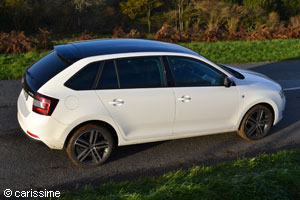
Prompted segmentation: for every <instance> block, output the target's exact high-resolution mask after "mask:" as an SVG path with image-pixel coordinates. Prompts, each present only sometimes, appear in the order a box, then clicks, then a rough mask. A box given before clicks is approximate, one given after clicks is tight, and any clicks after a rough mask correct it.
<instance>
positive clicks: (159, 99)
mask: <svg viewBox="0 0 300 200" xmlns="http://www.w3.org/2000/svg"><path fill="white" fill-rule="evenodd" d="M165 84H166V83H165V78H164V68H163V65H162V63H161V59H160V57H149V56H148V57H133V58H122V59H116V60H108V61H105V64H104V66H103V69H102V73H101V77H100V80H99V83H98V85H97V90H96V93H97V95H98V96H99V97H100V99H101V101H102V102H103V104H104V105H105V106H106V108H107V110H108V111H109V113H110V115H111V117H112V119H113V120H114V121H115V122H116V123H117V124H118V126H119V128H120V129H121V130H122V131H123V133H124V134H125V138H126V139H127V140H139V139H147V138H159V137H166V136H170V135H172V128H173V125H174V116H175V99H174V93H173V90H172V89H171V88H167V87H165Z"/></svg>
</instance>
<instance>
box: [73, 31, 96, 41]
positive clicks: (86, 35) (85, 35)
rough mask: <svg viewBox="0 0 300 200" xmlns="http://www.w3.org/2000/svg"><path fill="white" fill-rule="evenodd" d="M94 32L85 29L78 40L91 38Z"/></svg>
mask: <svg viewBox="0 0 300 200" xmlns="http://www.w3.org/2000/svg"><path fill="white" fill-rule="evenodd" d="M91 34H92V33H89V32H88V31H87V30H84V31H83V32H82V33H81V34H80V35H79V36H78V37H77V38H76V40H77V41H82V40H90V39H92V38H93V37H92V36H91Z"/></svg>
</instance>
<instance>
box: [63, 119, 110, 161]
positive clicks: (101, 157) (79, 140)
mask: <svg viewBox="0 0 300 200" xmlns="http://www.w3.org/2000/svg"><path fill="white" fill-rule="evenodd" d="M113 147H114V139H113V137H112V134H111V133H110V132H109V131H108V130H107V129H105V128H103V127H101V126H98V125H95V124H86V125H84V126H82V127H80V128H79V129H77V130H76V131H75V132H74V133H73V135H72V136H71V138H70V140H69V141H68V144H67V148H66V151H67V154H68V156H69V158H70V159H71V160H72V162H73V163H74V164H75V165H76V166H78V167H96V166H99V165H101V164H102V163H104V162H105V161H106V160H107V159H108V158H109V156H110V154H111V152H112V150H113Z"/></svg>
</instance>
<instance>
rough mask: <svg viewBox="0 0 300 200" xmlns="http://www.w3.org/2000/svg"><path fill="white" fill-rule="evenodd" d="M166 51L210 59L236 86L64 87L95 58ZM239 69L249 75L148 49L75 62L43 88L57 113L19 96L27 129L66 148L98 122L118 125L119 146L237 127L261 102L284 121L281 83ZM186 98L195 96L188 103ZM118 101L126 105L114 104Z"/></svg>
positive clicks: (48, 142)
mask: <svg viewBox="0 0 300 200" xmlns="http://www.w3.org/2000/svg"><path fill="white" fill-rule="evenodd" d="M162 55H163V56H184V57H190V58H195V59H198V60H201V61H203V62H206V63H208V64H210V65H211V66H213V67H215V68H217V69H219V70H220V71H222V72H223V73H224V74H226V75H227V76H228V77H231V78H232V79H233V80H234V82H235V84H236V86H232V87H229V88H225V87H181V88H176V87H174V88H172V87H165V88H145V89H114V90H90V91H75V90H72V89H69V88H67V87H65V86H64V83H65V82H66V81H67V80H68V79H69V78H70V77H71V76H73V75H74V74H75V73H76V72H77V71H78V70H80V69H81V68H82V67H84V66H86V65H87V64H89V63H91V62H95V61H101V60H107V59H117V58H124V57H138V56H162ZM236 70H237V71H240V72H241V73H242V74H243V75H244V76H245V79H244V80H240V79H237V78H235V77H232V75H231V74H229V73H227V72H226V71H224V70H223V69H222V68H220V67H219V66H218V65H216V64H214V63H212V62H211V61H209V60H207V59H206V58H204V57H201V56H193V55H189V54H183V53H169V52H153V53H151V52H147V53H126V54H112V55H105V56H94V57H88V58H84V59H81V60H79V61H77V62H76V63H74V64H72V65H71V66H69V67H68V68H66V69H65V70H63V71H62V72H60V73H59V74H57V75H56V76H54V77H53V78H52V79H50V80H49V81H48V82H47V83H46V84H44V85H43V86H42V87H41V88H40V89H39V90H38V92H39V93H41V94H44V95H47V96H50V97H55V98H57V99H59V103H58V104H57V107H56V108H55V110H54V112H53V114H52V115H51V116H42V115H39V114H37V113H34V112H32V101H33V100H32V97H29V98H28V100H27V101H26V100H25V98H24V94H23V90H22V92H21V93H20V96H19V99H18V120H19V123H20V125H21V127H22V129H23V130H24V131H25V132H26V131H30V132H32V133H33V134H35V135H37V136H39V138H40V140H41V141H42V142H44V143H45V144H46V145H47V146H49V147H50V148H53V149H62V148H63V147H64V144H65V141H66V138H67V137H68V135H69V134H70V132H71V131H72V130H73V129H74V128H75V127H77V126H78V125H80V124H82V123H84V122H88V121H94V120H96V121H102V122H105V123H108V124H109V125H111V126H112V127H113V128H114V130H115V131H116V133H117V136H118V145H119V146H121V145H129V144H137V143H145V142H154V141H161V140H168V139H178V138H186V137H194V136H199V135H208V134H214V133H220V132H230V131H236V130H238V128H239V125H240V122H241V120H242V118H243V116H244V115H245V114H246V112H247V111H248V110H249V109H250V108H251V107H253V106H254V105H257V104H260V103H266V104H268V105H270V106H272V108H273V111H274V116H275V119H274V125H275V124H276V123H278V121H279V120H280V119H281V118H282V112H283V110H284V107H285V97H284V98H282V97H281V96H280V94H279V92H280V90H281V87H280V85H279V84H277V83H275V82H274V81H272V80H269V79H268V78H266V77H264V76H263V75H261V74H258V73H255V72H251V71H246V70H239V69H236ZM182 96H187V97H189V98H190V100H187V101H184V102H183V101H181V100H182V99H180V98H182ZM114 100H116V101H117V102H121V104H120V105H114V102H113V101H114ZM33 139H35V138H33Z"/></svg>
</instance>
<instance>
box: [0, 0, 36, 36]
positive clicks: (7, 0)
mask: <svg viewBox="0 0 300 200" xmlns="http://www.w3.org/2000/svg"><path fill="white" fill-rule="evenodd" d="M0 8H3V10H4V11H5V12H6V14H7V16H8V17H9V18H10V19H11V20H12V22H13V25H14V28H15V29H17V30H20V29H21V27H22V25H24V24H25V23H24V22H25V19H26V13H27V12H28V11H29V10H30V9H31V8H30V2H29V1H28V0H2V1H0Z"/></svg>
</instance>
